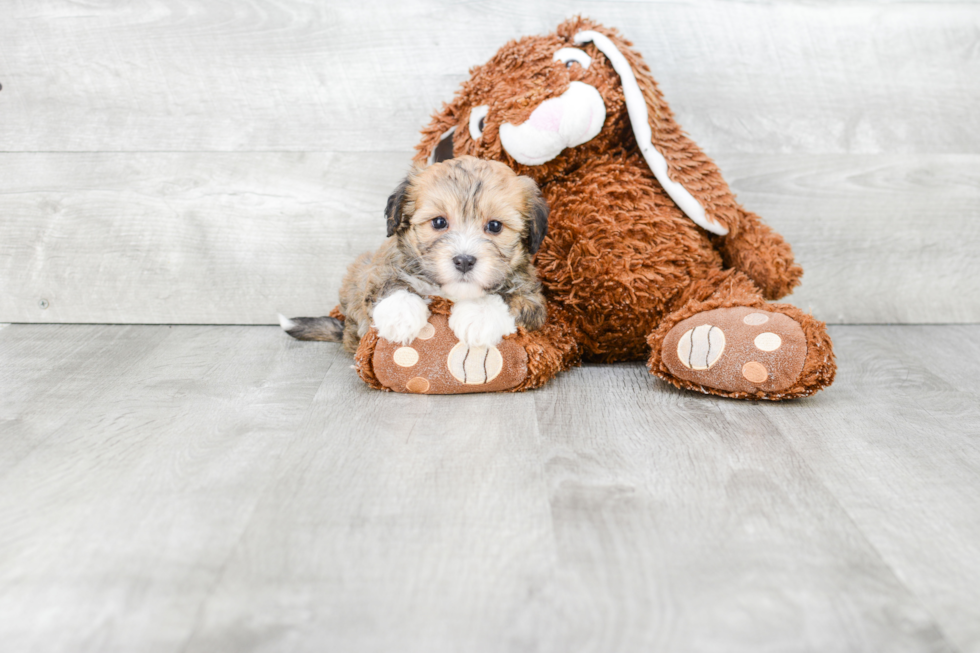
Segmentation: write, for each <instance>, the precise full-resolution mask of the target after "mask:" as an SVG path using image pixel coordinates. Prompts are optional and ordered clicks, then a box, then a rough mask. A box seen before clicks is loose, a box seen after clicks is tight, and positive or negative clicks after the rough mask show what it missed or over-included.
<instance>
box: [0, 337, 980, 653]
mask: <svg viewBox="0 0 980 653" xmlns="http://www.w3.org/2000/svg"><path fill="white" fill-rule="evenodd" d="M832 335H833V337H834V339H835V342H836V346H837V351H838V356H839V360H840V363H841V369H840V375H839V378H838V381H837V383H836V384H835V385H834V386H833V387H832V388H831V389H830V390H828V391H826V392H823V393H821V394H818V395H817V396H815V397H812V398H810V399H807V400H802V401H798V402H795V403H786V404H775V405H774V404H758V403H740V402H734V401H727V400H719V399H714V398H708V397H703V396H699V395H693V394H688V393H683V392H680V391H678V390H675V389H673V388H670V387H667V386H665V385H664V384H663V383H660V382H659V381H657V380H655V379H653V378H652V377H650V376H648V375H647V374H646V373H645V370H644V369H643V367H642V366H641V365H639V364H635V365H613V366H587V367H584V368H581V369H577V370H574V371H572V372H571V373H568V374H566V375H564V376H562V377H561V378H559V379H558V380H557V381H556V382H554V383H552V384H551V385H549V386H548V387H546V388H544V389H542V390H539V391H535V392H531V393H526V394H519V395H469V396H460V397H418V396H402V395H393V394H386V393H379V392H375V391H371V390H369V389H367V388H366V387H365V386H364V385H363V384H362V383H361V382H360V381H359V380H358V379H357V378H356V377H355V375H354V373H353V371H352V370H351V369H350V367H349V365H350V360H349V359H348V358H346V357H344V356H343V355H342V354H341V353H339V352H338V351H337V348H336V347H335V346H333V345H326V344H318V343H299V342H295V341H291V340H289V339H287V338H286V337H285V336H284V335H283V334H282V333H281V332H280V331H279V330H278V329H274V328H270V327H243V326H239V327H214V326H211V327H202V326H198V327H195V326H183V327H167V326H86V325H82V326H79V325H74V326H54V325H11V326H7V327H6V328H0V615H2V618H0V642H3V645H2V648H3V650H5V651H18V652H21V651H44V652H48V651H71V652H73V653H74V652H80V651H99V652H105V651H160V652H171V651H173V652H176V651H183V652H188V653H190V652H197V651H201V652H223V651H227V652H235V653H238V652H243V651H276V652H279V651H311V652H312V651H317V652H319V651H400V652H401V651H426V652H443V651H445V652H453V651H467V652H479V651H555V652H567V651H596V652H603V653H605V652H610V651H679V652H681V651H683V652H692V651H724V652H732V651H762V650H765V651H780V652H782V651H889V652H892V651H980V365H978V362H980V326H976V325H974V326H968V325H967V326H921V327H920V326H894V327H887V326H838V327H833V328H832Z"/></svg>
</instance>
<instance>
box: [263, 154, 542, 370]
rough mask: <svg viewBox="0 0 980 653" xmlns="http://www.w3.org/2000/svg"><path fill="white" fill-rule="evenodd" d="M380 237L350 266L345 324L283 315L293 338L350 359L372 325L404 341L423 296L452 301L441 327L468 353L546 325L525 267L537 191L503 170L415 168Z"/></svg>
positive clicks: (538, 219)
mask: <svg viewBox="0 0 980 653" xmlns="http://www.w3.org/2000/svg"><path fill="white" fill-rule="evenodd" d="M385 217H386V219H387V222H388V239H387V240H386V241H385V243H384V244H383V245H382V246H381V247H380V248H379V249H378V250H377V251H375V252H373V253H366V254H362V255H361V256H360V257H359V258H358V259H357V260H356V261H354V263H353V264H352V265H351V266H350V268H348V270H347V275H346V276H345V277H344V281H343V283H342V285H341V288H340V310H341V312H342V313H343V314H344V317H345V319H344V320H343V321H341V320H336V319H334V318H332V317H317V318H292V319H290V318H286V317H283V316H280V324H281V325H282V328H283V329H284V330H285V331H286V333H288V334H289V335H291V336H293V337H294V338H297V339H299V340H326V341H330V342H339V341H343V343H344V349H346V350H347V351H349V352H351V353H354V352H355V351H356V350H357V346H358V344H359V343H360V341H361V338H362V337H363V336H364V334H365V333H367V331H368V329H370V328H371V326H372V324H373V325H374V326H375V327H377V329H378V334H379V335H380V336H381V337H382V338H385V339H386V340H388V341H391V342H396V343H400V344H403V345H407V344H409V343H410V342H412V341H413V340H415V338H416V337H417V336H418V334H419V332H420V331H421V330H422V327H424V326H425V325H426V323H427V321H428V318H429V308H428V304H427V300H426V299H425V298H426V297H428V296H433V295H439V296H442V297H445V298H446V299H449V300H451V301H452V302H453V308H452V313H451V315H450V317H449V327H450V328H451V329H452V330H453V333H454V334H456V337H457V338H459V340H460V341H461V342H463V343H465V344H467V345H469V346H471V347H479V346H483V347H489V346H493V345H496V344H497V343H498V342H500V340H501V339H502V338H503V337H504V336H506V335H508V334H511V333H514V332H515V331H516V330H517V327H518V326H521V327H524V328H526V329H537V328H539V327H540V326H541V325H542V324H544V321H545V317H546V308H545V300H544V296H543V295H542V293H541V283H540V282H539V281H538V277H537V274H536V272H535V270H534V267H533V265H532V263H531V257H532V256H533V254H534V253H535V252H536V251H537V250H538V247H539V246H540V245H541V241H542V239H543V238H544V236H545V233H546V231H547V227H548V205H547V204H546V203H545V201H544V199H543V198H542V197H541V193H540V191H539V190H538V187H537V185H536V184H535V183H534V181H533V180H531V179H530V178H528V177H521V176H518V175H517V174H516V173H515V172H514V171H512V170H511V169H510V167H508V166H507V165H505V164H503V163H499V162H497V161H484V160H482V159H477V158H475V157H472V156H462V157H459V158H456V159H448V160H446V161H443V162H440V163H436V164H433V165H430V166H429V167H427V168H423V169H418V168H417V169H414V170H412V172H410V173H409V174H408V176H407V177H406V178H405V179H404V181H402V182H401V184H399V185H398V187H397V188H396V189H395V192H394V193H392V195H391V197H389V198H388V206H387V208H386V209H385Z"/></svg>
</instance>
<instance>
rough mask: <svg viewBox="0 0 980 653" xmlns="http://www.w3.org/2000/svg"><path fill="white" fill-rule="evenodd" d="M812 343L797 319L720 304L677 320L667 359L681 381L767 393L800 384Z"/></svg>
mask: <svg viewBox="0 0 980 653" xmlns="http://www.w3.org/2000/svg"><path fill="white" fill-rule="evenodd" d="M806 354H807V342H806V335H805V334H804V333H803V329H802V328H801V327H800V325H799V324H798V323H797V322H796V321H795V320H793V319H792V318H790V317H788V316H786V315H783V314H782V313H775V312H771V311H767V310H763V309H759V308H746V307H734V308H716V309H714V310H710V311H704V312H702V313H697V314H695V315H693V316H691V317H689V318H687V319H686V320H683V321H681V322H679V323H678V324H676V325H675V326H674V327H673V328H672V329H671V330H670V331H669V332H668V333H667V337H666V338H664V343H663V350H662V358H663V362H664V364H665V365H666V366H667V369H668V370H670V372H671V374H673V375H674V376H675V377H677V378H678V379H683V380H684V381H688V382H691V383H694V384H697V385H699V386H702V387H704V388H710V389H713V390H720V391H721V392H722V393H749V394H753V395H765V394H769V393H778V392H779V391H780V390H785V389H786V388H789V387H790V386H792V385H793V384H794V383H796V382H797V381H798V380H799V378H800V375H801V373H802V372H803V364H804V362H805V360H806Z"/></svg>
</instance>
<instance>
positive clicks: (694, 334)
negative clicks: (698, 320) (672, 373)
mask: <svg viewBox="0 0 980 653" xmlns="http://www.w3.org/2000/svg"><path fill="white" fill-rule="evenodd" d="M724 351H725V332H724V331H722V330H721V329H719V328H718V327H716V326H714V325H711V324H702V325H701V326H697V327H694V328H693V329H688V330H687V331H685V332H684V335H682V336H681V339H680V340H679V341H678V343H677V358H678V360H680V362H681V364H682V365H683V366H684V367H686V368H688V369H691V370H710V369H711V367H712V366H713V365H714V364H715V363H717V362H718V359H719V358H721V354H722V352H724Z"/></svg>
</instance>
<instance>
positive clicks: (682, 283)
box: [358, 18, 835, 399]
mask: <svg viewBox="0 0 980 653" xmlns="http://www.w3.org/2000/svg"><path fill="white" fill-rule="evenodd" d="M460 155H472V156H477V157H481V158H485V159H490V160H496V161H500V162H503V163H505V164H507V165H508V166H510V167H511V168H513V169H514V170H515V171H517V172H518V173H520V174H522V175H526V176H528V177H531V178H533V179H534V180H535V181H536V182H537V183H538V185H539V186H540V188H541V191H542V193H543V194H544V196H545V198H546V199H547V200H548V203H549V205H550V208H551V214H550V221H549V228H548V235H547V237H546V238H545V239H544V240H543V242H542V244H541V247H540V250H539V251H538V253H537V255H536V257H535V263H536V265H537V268H538V272H539V274H540V277H541V280H542V283H543V285H544V289H545V296H546V297H547V300H548V304H549V317H548V321H547V323H546V325H545V326H544V328H543V329H542V330H541V331H540V332H538V333H537V334H534V335H527V334H519V336H515V337H518V338H520V339H521V340H520V341H521V343H522V347H524V349H525V350H526V352H527V374H526V377H525V378H524V379H523V380H521V382H520V383H519V384H517V385H515V386H514V387H513V388H512V389H516V390H522V389H525V388H529V387H535V386H537V385H540V384H541V383H544V382H545V381H547V380H548V379H550V378H551V377H552V376H554V374H556V373H557V372H559V371H561V370H563V369H566V368H567V367H569V366H571V365H575V364H577V363H578V362H580V361H581V360H583V359H584V360H595V361H605V362H608V361H623V360H637V359H643V360H647V362H648V365H649V367H650V370H651V371H652V372H653V373H654V374H656V375H658V376H660V377H661V378H663V379H665V380H667V381H669V382H671V383H673V384H675V385H677V386H680V387H685V388H689V389H694V390H698V391H701V392H709V393H713V394H720V395H724V396H730V397H753V398H764V399H784V398H791V397H799V396H805V395H809V394H811V393H812V392H814V391H815V390H817V389H819V388H821V387H824V386H826V385H829V384H830V383H831V381H832V380H833V376H834V371H835V366H834V358H833V352H832V348H831V343H830V339H829V338H828V337H827V334H826V330H825V327H824V325H823V323H821V322H819V321H818V320H815V319H814V318H812V317H811V316H809V315H806V314H804V313H803V312H802V311H800V310H799V309H797V308H795V307H793V306H791V305H788V304H767V303H766V300H767V299H770V300H771V299H777V298H779V297H782V296H784V295H785V294H787V293H788V292H790V291H791V290H792V289H793V287H795V286H796V285H797V284H798V283H799V278H800V276H801V274H802V269H801V268H800V267H799V266H798V265H796V264H795V263H794V260H793V255H792V251H791V249H790V247H789V246H788V245H787V244H786V243H785V242H784V241H783V239H782V237H780V236H779V235H778V234H777V233H775V232H774V231H772V230H771V229H770V228H769V227H768V226H766V225H765V224H763V223H762V221H761V220H760V219H759V217H758V216H757V215H755V214H754V213H751V212H749V211H747V210H745V209H744V208H743V207H742V206H741V205H739V204H738V202H737V201H736V200H735V198H734V196H733V194H732V192H731V190H730V189H729V188H728V185H727V184H726V183H725V181H724V179H723V178H722V176H721V174H720V172H719V171H718V169H717V167H716V166H715V165H714V163H713V162H712V161H711V160H710V159H709V158H708V157H707V156H706V155H705V154H704V153H703V152H702V151H701V150H700V149H699V148H698V147H697V145H696V144H695V143H694V142H693V141H692V140H691V139H690V138H689V137H687V136H686V135H685V134H684V133H683V132H682V131H681V128H680V127H679V125H678V124H677V123H676V121H675V120H674V117H673V114H672V113H671V111H670V108H669V107H668V106H667V103H666V101H665V100H664V98H663V96H662V94H661V93H660V90H659V89H658V88H657V85H656V83H655V82H654V80H653V78H652V77H651V76H650V72H649V69H648V67H647V66H646V64H645V63H644V62H643V60H642V58H641V57H640V55H639V54H638V53H636V52H634V51H633V50H632V48H631V44H630V43H629V42H627V41H625V40H624V39H623V38H621V37H620V36H619V35H618V34H617V33H616V32H615V31H614V30H611V29H607V28H604V27H601V26H599V25H596V24H594V23H592V22H590V21H587V20H584V19H578V18H577V19H573V20H569V21H567V22H565V23H563V24H562V25H560V26H559V27H558V29H557V30H556V32H555V33H553V34H548V35H545V36H535V37H525V38H522V39H519V40H517V41H512V42H510V43H508V44H506V45H505V46H504V47H503V48H501V50H500V51H499V52H498V53H497V54H496V55H495V56H494V57H493V58H492V59H491V60H490V61H488V62H487V63H486V64H484V65H482V66H477V67H475V68H473V69H472V70H471V77H470V79H469V80H468V81H466V82H465V83H464V84H463V85H462V87H461V89H460V91H459V92H458V93H457V95H456V96H455V98H453V100H452V101H451V102H450V103H448V104H446V105H445V106H444V107H443V108H442V110H441V111H439V112H438V113H437V114H436V115H435V116H434V117H433V119H432V122H431V123H430V124H429V126H428V127H426V128H425V130H424V131H423V138H422V141H421V143H420V144H419V146H418V155H417V156H416V157H415V160H416V162H417V163H418V164H420V165H423V164H425V163H427V162H428V163H435V162H438V161H441V160H444V159H446V158H449V157H454V156H456V157H458V156H460ZM372 342H373V341H369V342H366V343H365V344H364V345H362V349H361V350H360V351H359V353H358V360H359V361H360V371H361V375H362V377H363V378H365V380H367V381H368V382H369V383H371V384H372V385H375V386H376V387H387V386H385V384H384V383H383V382H379V381H378V379H377V378H376V377H375V376H374V374H373V371H372V364H373V363H372V360H374V359H373V358H372V350H371V347H372V346H373V345H372ZM439 364H441V363H440V362H439V361H435V362H433V363H432V369H436V368H437V367H438V365H439ZM443 366H444V364H443Z"/></svg>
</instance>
